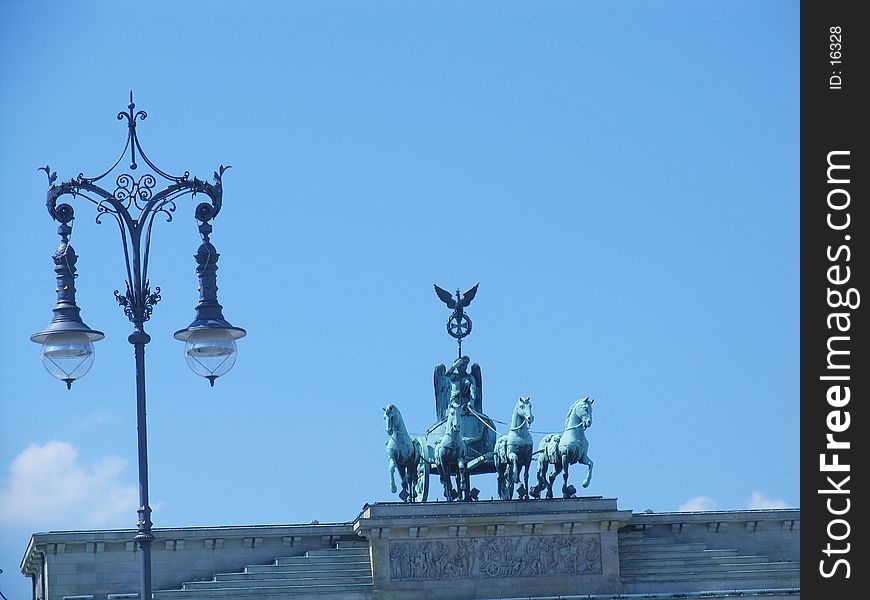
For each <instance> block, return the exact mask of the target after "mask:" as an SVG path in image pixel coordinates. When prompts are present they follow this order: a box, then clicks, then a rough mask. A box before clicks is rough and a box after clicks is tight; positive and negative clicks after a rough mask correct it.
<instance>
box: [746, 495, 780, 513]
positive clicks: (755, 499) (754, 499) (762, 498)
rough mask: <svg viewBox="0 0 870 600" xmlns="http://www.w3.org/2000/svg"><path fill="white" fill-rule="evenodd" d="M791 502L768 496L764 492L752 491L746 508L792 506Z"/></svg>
mask: <svg viewBox="0 0 870 600" xmlns="http://www.w3.org/2000/svg"><path fill="white" fill-rule="evenodd" d="M790 507H791V504H789V503H788V502H786V501H785V500H780V499H779V498H768V497H767V494H765V493H764V492H752V495H751V496H750V497H749V500H747V501H746V508H749V509H759V508H790Z"/></svg>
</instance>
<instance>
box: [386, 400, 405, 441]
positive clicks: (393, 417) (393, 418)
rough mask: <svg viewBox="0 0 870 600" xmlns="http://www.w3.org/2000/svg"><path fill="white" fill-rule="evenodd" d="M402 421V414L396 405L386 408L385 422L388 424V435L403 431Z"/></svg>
mask: <svg viewBox="0 0 870 600" xmlns="http://www.w3.org/2000/svg"><path fill="white" fill-rule="evenodd" d="M401 421H402V414H401V413H400V412H399V409H398V408H396V405H395V404H388V405H386V406H385V407H384V422H385V424H386V429H387V435H393V431H395V430H397V429H401V428H400V427H399V423H401Z"/></svg>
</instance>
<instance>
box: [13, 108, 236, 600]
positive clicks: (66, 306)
mask: <svg viewBox="0 0 870 600" xmlns="http://www.w3.org/2000/svg"><path fill="white" fill-rule="evenodd" d="M127 108H128V111H127V112H124V111H122V112H120V113H118V120H119V121H123V120H126V122H127V143H126V145H125V146H124V149H123V151H122V152H121V155H120V156H119V157H118V160H116V161H115V163H114V164H113V165H112V166H111V167H109V169H108V170H107V171H106V172H104V173H103V174H101V175H98V176H97V177H85V176H84V175H82V174H81V173H79V175H78V177H75V178H73V179H70V180H69V181H65V182H63V183H60V184H55V181H56V180H57V173H54V172H52V171H51V169H49V167H48V166H45V167H42V170H44V171H45V173H46V175H48V185H49V188H48V194H47V199H46V206H47V207H48V213H49V214H50V215H51V217H52V218H53V219H54V220H55V221H58V222H59V223H60V226H59V227H58V230H57V232H58V234H59V235H60V238H61V243H60V246H58V248H57V251H56V252H55V253H54V265H55V266H54V271H55V273H56V276H57V306H56V307H55V308H54V318H52V320H51V323H49V325H48V327H46V328H45V329H44V330H42V331H40V332H39V333H36V334H34V335H32V336H31V337H30V339H31V340H32V341H34V342H36V343H38V344H42V357H43V364H44V365H45V368H46V369H47V370H48V372H49V373H50V374H51V375H52V376H54V377H56V378H58V379H60V380H61V381H63V382H65V383H66V386H67V389H69V388H70V387H71V386H72V383H73V381H75V380H76V379H79V378H81V377H83V376H84V375H85V374H86V373H87V372H88V370H89V369H90V368H91V365H92V364H93V362H94V346H93V342H96V341H98V340H101V339H103V337H105V336H104V335H103V334H102V333H101V332H99V331H96V330H93V329H91V328H90V327H88V326H87V325H85V324H84V322H83V321H82V319H81V316H80V309H79V307H78V306H77V305H76V299H75V292H76V289H75V277H76V274H75V273H76V266H75V265H76V261H77V260H78V256H76V253H75V251H74V250H73V248H72V246H71V245H70V243H69V241H70V240H69V238H70V234H71V233H72V222H73V219H74V214H75V213H74V211H73V208H72V206H70V205H69V204H65V203H63V204H58V199H59V198H60V197H61V196H64V195H69V196H70V197H72V198H76V197H82V198H85V199H86V200H88V201H90V202H92V203H93V204H94V205H95V207H96V212H97V217H96V221H97V223H100V222H101V220H102V219H103V218H105V217H106V216H107V215H109V216H110V217H112V218H113V219H114V220H115V221H116V222H117V224H118V229H119V231H120V233H121V246H122V250H123V255H124V263H125V266H126V268H127V280H126V284H127V290H126V292H125V293H123V294H122V293H120V292H119V291H118V290H115V298H116V299H117V300H118V304H120V305H121V306H122V307H123V309H124V313H125V314H126V315H127V318H129V319H130V321H131V322H132V323H133V333H132V334H130V336H129V338H128V340H129V342H130V343H131V344H133V348H134V355H135V359H136V418H137V424H138V455H139V509H138V514H139V519H138V526H137V528H138V531H137V534H136V537H135V538H134V540H135V541H136V542H137V543H138V545H139V549H140V553H139V554H140V594H139V598H140V599H143V600H144V599H150V598H151V541H152V540H153V539H154V535H153V534H152V533H151V525H152V523H151V507H150V506H149V505H148V444H147V428H146V419H145V344H147V343H148V342H150V341H151V336H149V335H148V334H147V333H145V321H147V320H148V319H150V318H151V312H152V311H153V310H154V305H155V304H157V302H158V301H159V300H160V288H159V287H155V288H154V291H153V292H152V291H151V286H150V283H149V280H148V256H149V254H150V251H151V229H152V227H153V225H154V219H155V218H156V217H157V216H158V215H163V217H165V218H166V220H167V221H171V220H172V213H173V212H174V211H175V209H176V206H175V201H176V200H177V199H178V198H180V197H182V196H186V195H190V196H191V197H194V196H196V195H197V194H203V195H205V196H206V197H207V198H208V200H209V201H208V202H202V203H200V204H198V205H197V206H196V209H195V212H194V217H195V218H196V220H197V221H199V233H200V235H201V236H202V244H201V245H200V247H199V249H198V250H197V253H196V255H195V256H194V258H195V259H196V264H197V266H196V272H197V277H198V279H199V294H200V295H199V303H198V304H197V306H196V318H195V319H194V321H193V322H192V323H191V324H190V325H189V326H187V327H186V328H184V329H182V330H180V331H177V332H176V333H175V338H176V339H179V340H181V341H183V342H185V348H184V351H185V357H186V358H187V363H188V365H190V368H191V369H192V370H193V372H194V373H196V374H197V375H201V376H203V377H205V378H206V379H208V380H209V383H210V384H211V385H212V386H214V381H215V379H217V378H218V377H220V376H222V375H225V374H226V373H227V372H228V371H229V370H230V368H232V366H233V364H234V363H235V360H236V340H237V339H239V338H241V337H244V335H245V333H246V332H245V330H244V329H241V328H239V327H233V326H232V325H230V324H229V323H228V322H227V321H226V320H225V319H224V317H223V312H222V307H221V305H220V304H218V301H217V276H216V271H217V260H218V256H219V255H218V253H217V251H216V250H215V247H214V246H213V245H212V244H211V241H209V236H210V235H211V232H212V226H211V223H210V221H211V220H212V219H214V218H215V217H216V216H217V214H218V213H219V212H220V209H221V198H222V195H223V188H222V185H221V177H222V176H223V174H224V171H225V170H226V169H227V168H229V167H224V166H223V165H221V167H220V168H219V169H218V170H217V171H215V173H214V183H208V182H206V181H201V180H199V179H197V178H196V177H194V178H193V179H191V178H190V173H188V172H187V171H185V172H184V174H183V175H181V176H173V175H169V174H167V173H165V172H164V171H161V170H160V169H159V168H157V167H156V166H155V165H154V163H152V162H151V160H149V158H148V157H147V156H146V155H145V153H144V152H143V151H142V146H141V145H140V144H139V138H138V136H137V134H136V122H137V121H144V120H145V118H146V117H147V116H148V115H147V113H145V111H142V110H140V111H138V112H134V109H135V108H136V105H135V104H134V103H133V92H130V104H129V105H128V106H127ZM128 150H129V151H130V170H131V171H135V170H136V169H137V168H138V166H139V165H138V163H137V154H138V157H139V158H141V160H143V161H144V162H145V164H146V165H148V167H150V168H151V170H152V171H153V172H154V173H144V174H142V175H140V176H138V177H135V176H133V175H131V174H129V173H122V174H120V175H117V176H116V177H115V178H114V189H112V188H111V186H109V189H112V191H109V189H104V188H103V187H101V185H105V184H100V185H98V184H97V182H100V181H101V180H103V179H104V178H105V177H106V176H107V175H109V174H110V173H111V172H112V171H114V170H115V167H117V166H118V164H119V163H120V162H121V160H122V159H123V158H124V156H126V155H127V151H128ZM158 178H160V179H162V180H165V181H166V182H168V183H167V184H166V187H164V188H163V189H162V190H159V191H155V187H156V186H157V182H158ZM110 180H111V178H110V179H109V180H107V181H110Z"/></svg>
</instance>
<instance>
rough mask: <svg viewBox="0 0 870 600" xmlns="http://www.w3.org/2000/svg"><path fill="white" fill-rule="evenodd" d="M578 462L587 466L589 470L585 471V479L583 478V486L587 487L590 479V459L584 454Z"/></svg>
mask: <svg viewBox="0 0 870 600" xmlns="http://www.w3.org/2000/svg"><path fill="white" fill-rule="evenodd" d="M580 462H581V463H583V464H584V465H587V466H588V467H589V472H588V473H586V479H584V480H583V487H589V482H590V481H592V459H591V458H589V457H588V456H584V457H583V458H581V459H580Z"/></svg>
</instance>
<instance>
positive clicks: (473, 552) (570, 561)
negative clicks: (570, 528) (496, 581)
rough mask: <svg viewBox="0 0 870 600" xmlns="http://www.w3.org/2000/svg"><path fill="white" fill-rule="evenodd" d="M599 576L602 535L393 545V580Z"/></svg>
mask: <svg viewBox="0 0 870 600" xmlns="http://www.w3.org/2000/svg"><path fill="white" fill-rule="evenodd" d="M596 573H601V537H600V536H599V535H598V534H583V535H549V536H535V537H501V536H500V537H485V538H465V539H462V538H453V539H451V538H448V539H438V540H413V541H394V542H390V579H391V580H393V581H400V580H409V579H411V580H413V579H452V578H456V577H531V576H535V577H539V576H546V575H591V574H596Z"/></svg>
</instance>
